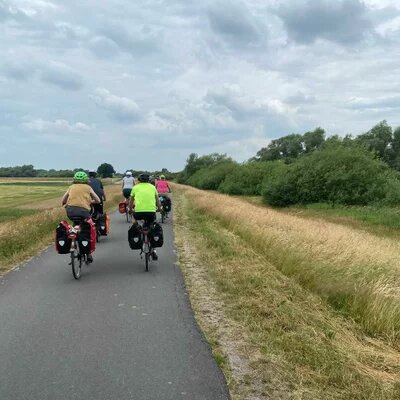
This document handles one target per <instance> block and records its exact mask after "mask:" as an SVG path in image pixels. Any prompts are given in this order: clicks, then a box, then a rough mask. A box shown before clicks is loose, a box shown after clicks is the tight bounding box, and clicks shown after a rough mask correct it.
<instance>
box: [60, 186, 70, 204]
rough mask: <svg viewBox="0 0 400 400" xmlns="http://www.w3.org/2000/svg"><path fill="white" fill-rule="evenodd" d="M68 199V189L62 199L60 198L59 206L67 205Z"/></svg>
mask: <svg viewBox="0 0 400 400" xmlns="http://www.w3.org/2000/svg"><path fill="white" fill-rule="evenodd" d="M68 197H69V189H68V190H67V191H66V192H65V194H64V196H63V198H62V201H61V204H62V205H63V206H64V205H65V204H67V201H68Z"/></svg>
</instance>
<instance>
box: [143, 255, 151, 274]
mask: <svg viewBox="0 0 400 400" xmlns="http://www.w3.org/2000/svg"><path fill="white" fill-rule="evenodd" d="M144 260H145V263H146V272H148V271H149V262H150V253H145V254H144Z"/></svg>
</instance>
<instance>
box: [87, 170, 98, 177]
mask: <svg viewBox="0 0 400 400" xmlns="http://www.w3.org/2000/svg"><path fill="white" fill-rule="evenodd" d="M96 175H97V172H96V171H95V170H92V171H89V176H93V177H96Z"/></svg>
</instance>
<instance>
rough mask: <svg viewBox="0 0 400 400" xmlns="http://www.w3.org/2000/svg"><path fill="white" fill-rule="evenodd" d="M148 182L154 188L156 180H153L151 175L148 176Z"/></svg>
mask: <svg viewBox="0 0 400 400" xmlns="http://www.w3.org/2000/svg"><path fill="white" fill-rule="evenodd" d="M149 182H150V183H151V184H152V185H153V186H156V178H154V176H153V175H150V177H149Z"/></svg>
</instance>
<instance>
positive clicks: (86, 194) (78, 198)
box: [62, 171, 101, 262]
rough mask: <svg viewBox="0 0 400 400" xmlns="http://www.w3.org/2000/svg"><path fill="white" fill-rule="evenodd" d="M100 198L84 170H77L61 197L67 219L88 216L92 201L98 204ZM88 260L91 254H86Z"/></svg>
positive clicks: (91, 259) (90, 258) (91, 258)
mask: <svg viewBox="0 0 400 400" xmlns="http://www.w3.org/2000/svg"><path fill="white" fill-rule="evenodd" d="M100 202H101V200H100V198H99V197H98V196H97V194H96V193H95V192H94V190H93V189H92V188H91V187H90V186H89V185H88V176H87V174H86V172H84V171H78V172H76V173H75V175H74V182H73V184H72V185H71V186H70V187H69V188H68V190H67V191H66V192H65V194H64V196H63V198H62V205H65V208H66V212H67V216H68V218H69V219H71V220H72V219H73V218H77V217H80V218H82V219H85V218H90V211H91V208H92V204H93V203H97V204H99V203H100ZM87 260H88V262H93V257H92V255H91V254H89V255H88V258H87Z"/></svg>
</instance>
